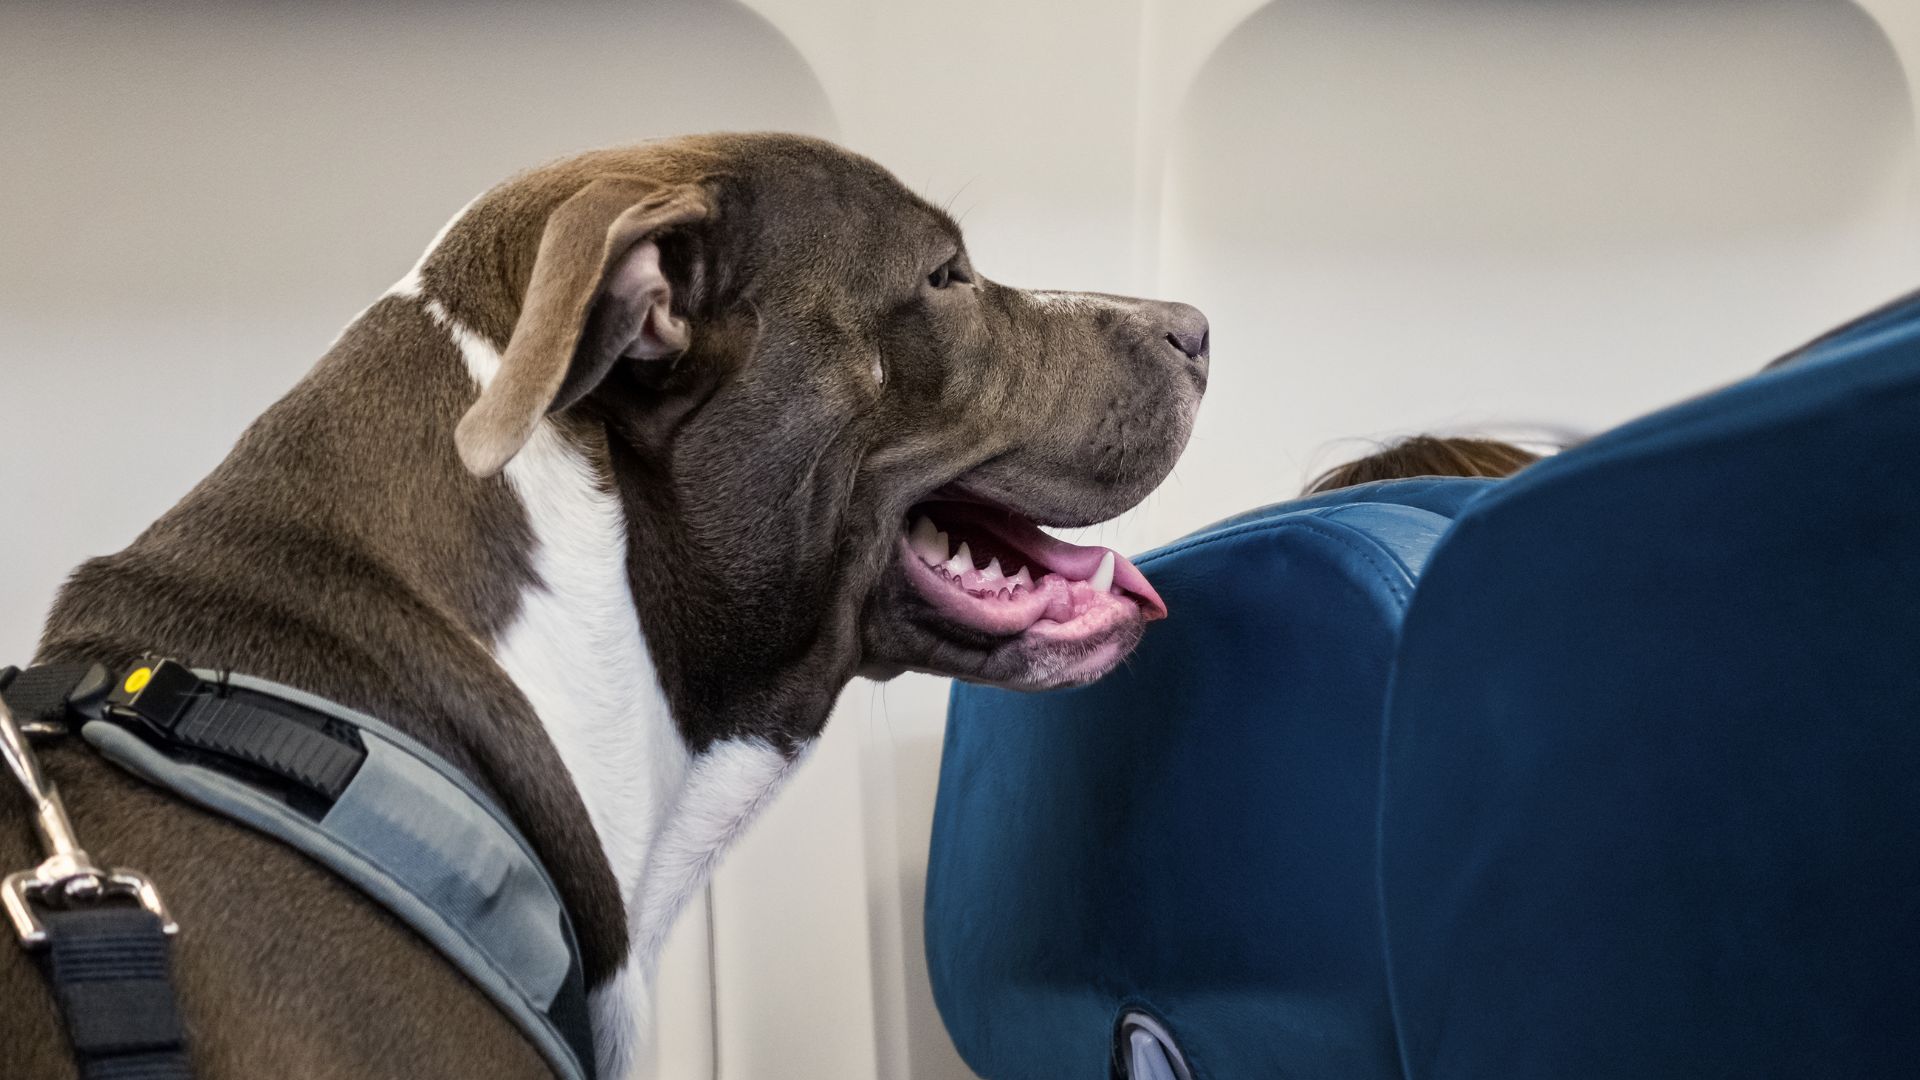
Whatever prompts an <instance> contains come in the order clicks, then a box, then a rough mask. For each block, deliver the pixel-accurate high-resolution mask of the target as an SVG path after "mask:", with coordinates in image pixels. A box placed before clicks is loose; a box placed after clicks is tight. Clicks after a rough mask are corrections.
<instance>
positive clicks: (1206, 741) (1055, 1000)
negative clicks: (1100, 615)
mask: <svg viewBox="0 0 1920 1080" xmlns="http://www.w3.org/2000/svg"><path fill="white" fill-rule="evenodd" d="M1489 487H1490V482H1489V481H1483V480H1449V481H1433V480H1419V481H1402V482H1398V483H1388V484H1374V485H1368V486H1367V487H1366V488H1365V489H1355V490H1353V491H1350V492H1338V493H1334V494H1333V495H1331V496H1327V497H1321V498H1317V499H1314V500H1308V501H1306V502H1305V503H1295V504H1283V505H1280V506H1277V507H1269V508H1267V509H1266V510H1263V511H1258V512H1256V513H1254V514H1251V515H1243V516H1241V517H1238V518H1234V519H1231V520H1229V521H1227V522H1223V523H1221V524H1220V525H1217V526H1214V527H1213V528H1210V529H1206V530H1203V531H1202V532H1200V533H1197V534H1195V535H1194V536H1191V537H1189V538H1187V539H1185V540H1182V541H1180V542H1178V543H1175V544H1173V545H1171V546H1169V547H1166V548H1163V549H1161V550H1160V551H1157V552H1155V553H1153V554H1151V555H1148V556H1146V557H1144V558H1142V559H1140V560H1139V565H1140V567H1141V569H1143V570H1144V571H1146V573H1147V574H1148V576H1149V577H1151V578H1152V580H1153V582H1154V585H1155V587H1156V588H1157V589H1158V590H1159V591H1160V593H1161V595H1162V596H1164V597H1165V598H1166V600H1167V603H1168V606H1169V608H1170V610H1171V612H1172V614H1171V617H1170V618H1169V619H1168V620H1167V621H1165V622H1163V623H1157V624H1155V625H1154V626H1153V627H1151V628H1150V629H1149V631H1148V633H1147V637H1146V640H1145V642H1144V643H1143V644H1142V645H1141V647H1140V649H1139V650H1138V652H1136V653H1135V654H1134V656H1133V657H1132V658H1131V659H1130V660H1129V661H1128V662H1127V664H1126V665H1125V666H1123V667H1122V668H1121V669H1120V670H1119V671H1117V672H1115V673H1114V674H1113V675H1110V676H1109V677H1107V678H1106V679H1105V680H1103V681H1102V682H1100V683H1097V684H1095V685H1094V686H1091V687H1088V688H1086V689H1082V690H1076V691H1068V692H1059V693H1052V694H1016V693H1009V692H1003V691H997V690H991V689H984V688H980V687H969V686H962V687H959V688H958V689H956V690H955V692H954V695H953V707H952V711H951V717H950V721H949V724H948V728H947V744H946V751H945V757H944V759H943V761H942V767H941V782H940V797H939V806H938V811H937V813H936V816H935V821H934V835H933V850H932V858H931V867H930V874H929V879H928V887H927V951H928V957H929V963H930V966H931V971H932V976H933V982H934V990H935V994H936V998H937V1000H938V1002H939V1004H940V1009H941V1013H942V1015H943V1016H944V1017H945V1019H946V1021H947V1026H948V1028H949V1030H950V1031H951V1032H952V1034H953V1036H954V1040H955V1042H956V1044H957V1045H958V1046H959V1049H960V1052H961V1054H962V1056H963V1057H965V1058H966V1060H967V1062H968V1063H969V1064H970V1065H971V1066H972V1067H973V1068H974V1069H975V1071H977V1072H979V1073H980V1074H981V1075H983V1076H990V1077H994V1078H995V1080H1017V1078H1027V1077H1030V1078H1034V1080H1109V1078H1110V1075H1111V1073H1110V1065H1109V1052H1110V1048H1111V1046H1112V1042H1113V1038H1114V1032H1115V1025H1116V1023H1117V1022H1118V1020H1119V1018H1120V1016H1121V1015H1122V1013H1124V1012H1126V1011H1128V1010H1130V1009H1140V1010H1144V1011H1145V1012H1147V1013H1148V1014H1150V1015H1151V1016H1153V1017H1155V1018H1157V1019H1158V1020H1159V1021H1160V1022H1161V1024H1162V1025H1163V1026H1164V1027H1165V1028H1166V1029H1167V1030H1168V1031H1169V1032H1170V1034H1171V1036H1172V1038H1173V1039H1174V1040H1175V1041H1176V1043H1177V1044H1178V1046H1179V1048H1180V1049H1181V1051H1183V1052H1184V1053H1185V1055H1186V1056H1187V1059H1188V1061H1189V1063H1190V1064H1191V1065H1192V1067H1193V1069H1194V1070H1195V1072H1196V1074H1197V1075H1199V1076H1202V1077H1220V1078H1241V1077H1271V1076H1289V1075H1298V1076H1339V1077H1342V1078H1352V1080H1365V1078H1367V1077H1375V1076H1383V1077H1384V1076H1394V1075H1397V1069H1398V1066H1397V1063H1396V1061H1395V1058H1394V1047H1393V1041H1392V1036H1391V1027H1390V1024H1389V1020H1388V1013H1387V996H1386V986H1385V967H1384V964H1383V962H1382V960H1381V956H1380V933H1379V924H1378V919H1377V909H1376V901H1375V895H1376V894H1375V885H1374V832H1375V823H1376V819H1377V810H1378V807H1377V802H1376V790H1377V787H1378V781H1379V768H1380V759H1379V738H1380V716H1381V710H1382V707H1383V704H1384V698H1385V688H1386V684H1387V677H1388V666H1389V662H1390V658H1391V654H1392V649H1393V643H1394V640H1395V636H1396V633H1397V630H1398V628H1399V624H1400V619H1401V615H1402V612H1403V611H1404V609H1405V606H1406V604H1407V601H1408V598H1409V596H1410V595H1411V593H1412V591H1413V584H1414V581H1415V579H1416V578H1417V577H1418V576H1419V573H1420V570H1421V568H1422V566H1424V564H1425V562H1426V558H1427V554H1428V552H1429V550H1431V548H1432V547H1433V545H1434V543H1435V542H1436V541H1437V540H1438V539H1439V537H1440V536H1441V534H1442V533H1443V532H1445V530H1446V528H1447V526H1448V524H1449V520H1450V516H1451V512H1452V511H1454V510H1457V509H1458V507H1459V506H1461V505H1462V504H1463V503H1464V502H1465V501H1466V500H1468V499H1469V498H1471V497H1472V496H1476V495H1479V494H1480V493H1481V492H1483V491H1485V490H1487V489H1488V488H1489ZM1356 500H1365V501H1356ZM1409 502H1410V503H1417V504H1420V505H1424V506H1427V507H1432V508H1435V509H1439V510H1444V511H1447V512H1446V513H1438V512H1435V509H1421V508H1419V506H1417V505H1405V503H1409Z"/></svg>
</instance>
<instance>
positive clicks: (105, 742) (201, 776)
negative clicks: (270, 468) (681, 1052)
mask: <svg viewBox="0 0 1920 1080" xmlns="http://www.w3.org/2000/svg"><path fill="white" fill-rule="evenodd" d="M174 674H175V676H176V678H178V677H180V676H184V675H185V672H184V671H181V670H180V669H179V668H178V666H177V665H174ZM192 674H193V676H195V677H197V679H198V680H199V681H200V683H201V684H202V686H203V687H204V688H205V689H204V690H200V691H196V693H195V695H194V697H195V700H194V701H193V702H192V703H191V704H190V706H189V707H190V708H206V709H215V710H218V709H225V710H227V711H228V712H231V711H232V710H233V708H234V707H235V706H234V705H233V703H232V701H233V697H240V698H244V697H245V696H246V695H245V693H244V692H249V691H250V692H252V693H254V694H260V695H265V696H266V697H267V698H269V699H273V700H274V701H277V702H282V703H287V704H291V705H293V706H296V707H298V708H299V709H303V710H306V711H308V712H309V713H312V714H318V716H320V717H323V718H325V721H326V722H327V723H328V724H341V725H345V726H346V728H347V729H349V730H350V732H351V733H352V735H353V736H357V741H358V742H359V743H360V744H361V745H362V746H363V747H364V750H365V755H364V759H363V760H361V761H359V762H358V764H357V767H353V768H351V769H348V770H344V771H340V770H333V771H329V772H328V776H329V777H331V776H332V775H333V772H334V771H338V772H339V779H340V781H341V782H342V783H343V784H344V786H343V787H341V786H338V785H335V787H334V790H337V791H338V795H337V797H335V798H333V799H332V801H331V805H330V806H325V808H324V812H323V813H319V814H318V815H317V816H316V815H315V814H314V813H312V812H309V811H310V810H312V809H313V808H312V807H306V808H304V809H303V808H300V807H297V806H296V805H295V804H294V803H292V802H290V801H289V800H288V799H287V798H285V797H284V795H283V794H282V793H279V792H276V791H275V790H273V789H272V788H271V787H270V786H267V785H265V784H256V783H253V782H251V781H250V780H249V779H246V778H244V777H245V776H246V775H247V774H246V772H245V771H244V770H240V771H235V770H228V769H223V768H219V767H216V766H214V765H211V764H203V763H200V761H198V760H196V756H197V755H193V754H181V755H176V754H174V753H170V752H169V750H168V749H167V748H166V747H167V745H168V744H167V743H166V742H165V741H164V740H151V739H149V738H147V737H143V735H142V734H141V733H139V732H137V731H136V730H135V729H134V727H133V726H131V725H130V724H129V723H128V722H127V720H126V718H125V717H124V716H123V715H122V713H121V711H117V710H114V709H112V708H109V710H108V715H109V716H110V717H115V718H114V719H98V720H90V721H88V722H86V723H85V724H84V725H83V726H82V727H81V729H80V734H81V736H82V737H83V738H85V739H86V741H87V742H88V743H90V744H91V745H93V746H94V747H95V748H96V749H98V750H99V752H100V753H101V754H102V755H103V756H105V757H106V758H107V759H109V760H111V761H113V762H114V763H115V764H117V765H120V766H121V767H123V768H125V769H127V770H128V771H129V772H131V773H133V774H135V775H136V776H139V777H141V778H143V779H145V780H147V781H149V782H151V783H153V784H155V785H157V786H159V787H162V788H165V789H166V790H168V791H172V792H174V793H175V794H177V795H179V796H180V797H181V798H184V799H186V800H187V801H189V802H191V803H194V804H195V805H198V806H201V807H204V808H205V809H208V810H211V811H213V812H215V813H218V814H221V815H223V816H225V817H228V818H231V819H233V820H234V821H237V822H240V823H241V824H243V825H246V826H248V827H249V828H252V829H255V830H257V831H259V832H262V833H265V834H266V835H268V836H271V837H273V838H275V839H277V840H280V841H282V842H284V843H286V844H288V845H290V846H292V847H294V848H297V849H298V850H300V851H301V852H303V853H305V854H306V855H307V856H309V857H310V858H312V859H314V860H315V861H316V862H318V863H320V864H321V865H323V866H325V867H327V868H328V869H330V870H332V871H333V872H334V873H336V874H338V875H340V876H341V877H343V878H345V879H346V880H347V881H349V882H351V883H352V884H354V885H355V886H356V887H358V888H359V889H360V890H361V891H362V892H364V893H366V894H367V895H368V896H369V897H371V898H373V899H374V900H376V901H378V902H379V903H380V904H382V905H383V906H385V907H386V908H387V909H388V910H389V911H391V912H393V914H394V915H395V916H397V917H398V918H400V919H401V920H402V921H403V922H405V923H406V924H407V925H408V926H409V927H411V928H412V929H413V930H414V931H415V932H416V933H418V934H419V935H420V936H421V937H423V938H425V939H426V940H427V941H429V942H431V943H432V944H433V946H434V947H435V948H437V949H439V950H440V952H441V953H442V954H443V955H444V956H446V958H447V959H448V961H450V962H451V963H452V964H453V965H454V966H455V967H456V968H458V969H459V970H460V971H461V972H462V973H463V974H465V975H466V976H467V977H468V978H469V979H471V980H472V981H473V982H474V984H475V985H477V986H479V987H480V989H481V990H482V991H484V992H485V993H486V994H487V996H488V997H489V998H491V999H492V1000H493V1001H494V1002H495V1004H497V1005H498V1006H499V1007H500V1009H501V1010H502V1011H503V1012H505V1013H506V1014H507V1016H508V1017H510V1018H511V1019H512V1020H513V1022H514V1023H515V1024H516V1025H518V1026H519V1027H520V1029H521V1030H522V1031H524V1032H525V1033H526V1035H527V1037H528V1038H529V1039H530V1040H532V1042H533V1044H534V1045H535V1047H537V1048H538V1049H539V1051H540V1053H541V1055H542V1056H543V1057H544V1058H545V1059H546V1060H547V1062H548V1063H549V1064H550V1065H551V1066H552V1067H553V1070H554V1072H555V1073H556V1074H557V1075H558V1076H560V1077H562V1078H564V1080H593V1074H594V1056H593V1046H592V1040H591V1032H590V1028H589V1023H588V1017H587V1010H586V996H585V991H584V988H583V984H582V979H581V967H580V959H579V949H578V946H577V944H576V942H575V940H574V936H573V928H572V925H571V924H570V922H569V921H568V918H567V913H566V909H565V906H564V905H563V904H562V903H561V899H560V894H559V891H558V889H556V888H555V886H554V884H553V881H552V879H550V878H549V877H548V876H547V873H546V871H545V869H544V868H543V867H542V866H541V865H540V861H539V860H538V859H537V858H536V857H535V856H534V854H533V850H532V848H531V847H530V846H529V845H528V843H527V841H526V838H525V837H523V836H522V835H521V834H520V832H519V830H517V829H515V828H514V826H513V824H512V823H511V822H510V821H508V820H507V818H506V817H505V816H504V815H503V814H502V813H501V812H500V810H499V809H498V807H496V806H495V805H494V804H493V802H492V801H491V800H490V799H488V798H487V797H486V796H485V795H484V794H483V793H481V792H480V790H479V789H478V788H476V787H474V786H473V784H472V782H471V781H469V780H468V779H467V778H466V777H465V776H463V775H461V773H460V772H459V771H458V770H456V769H455V768H454V767H453V766H451V765H449V764H448V763H447V762H446V761H445V760H443V759H442V758H440V757H439V756H438V755H437V754H435V753H433V752H432V751H431V750H428V749H427V748H426V747H424V746H421V745H420V744H419V743H417V742H415V741H414V740H413V739H411V738H409V737H407V736H406V735H404V734H402V733H400V732H399V731H396V730H394V729H393V728H391V727H389V726H388V725H386V724H384V723H381V722H380V721H378V720H375V719H374V718H372V717H370V716H366V715H364V714H361V713H357V712H355V711H353V710H351V709H347V708H344V707H342V706H339V705H336V704H334V703H333V702H330V701H327V700H325V699H323V698H318V697H314V696H313V695H311V694H306V693H303V692H301V691H299V690H295V689H292V688H290V687H285V686H280V685H278V684H275V683H270V682H267V681H265V680H261V679H254V678H249V677H247V676H242V675H223V674H221V673H218V672H211V671H194V672H193V673H192ZM233 691H242V692H243V693H242V694H240V695H233V696H230V695H232V692H233ZM136 704H137V702H136ZM180 715H181V716H183V717H184V716H187V715H189V714H188V713H186V712H182V713H181V714H180ZM203 719H204V718H203ZM218 719H219V721H220V722H221V723H230V718H229V717H227V716H225V715H221V716H220V717H218ZM184 723H185V721H184V720H182V721H181V724H182V725H183V726H184ZM205 726H206V725H204V724H203V725H202V727H205ZM233 726H239V725H233ZM329 730H335V731H337V730H339V729H334V728H329ZM349 741H352V740H351V739H350V740H349ZM303 760H311V755H306V756H305V757H304V758H303Z"/></svg>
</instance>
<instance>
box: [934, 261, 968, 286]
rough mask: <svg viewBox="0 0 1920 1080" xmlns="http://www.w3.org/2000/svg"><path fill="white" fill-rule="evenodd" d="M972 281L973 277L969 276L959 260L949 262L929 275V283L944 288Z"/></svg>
mask: <svg viewBox="0 0 1920 1080" xmlns="http://www.w3.org/2000/svg"><path fill="white" fill-rule="evenodd" d="M972 281H973V279H972V278H970V277H968V276H967V272H966V271H965V270H963V269H961V268H960V265H959V260H955V261H953V262H950V263H947V264H946V265H944V266H942V267H941V268H940V269H938V270H935V271H934V272H933V273H931V274H928V275H927V284H929V285H931V286H933V287H934V288H936V289H944V288H946V287H947V286H949V285H967V284H971V283H972Z"/></svg>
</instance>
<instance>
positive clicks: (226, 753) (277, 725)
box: [106, 660, 367, 809]
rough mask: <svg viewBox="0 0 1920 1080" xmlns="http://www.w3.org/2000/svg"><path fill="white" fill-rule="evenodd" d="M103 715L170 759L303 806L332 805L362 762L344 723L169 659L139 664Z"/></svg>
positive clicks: (361, 746) (357, 742)
mask: <svg viewBox="0 0 1920 1080" xmlns="http://www.w3.org/2000/svg"><path fill="white" fill-rule="evenodd" d="M106 716H107V717H108V718H111V719H114V720H120V721H125V722H129V723H131V724H132V725H133V726H135V727H137V728H138V729H139V730H142V731H143V732H144V733H145V734H146V735H147V736H148V738H149V740H150V741H153V742H156V743H158V744H160V745H161V747H162V748H163V749H166V750H168V751H171V752H179V751H187V752H191V753H197V754H202V755H205V756H206V759H207V761H208V762H209V763H211V764H215V765H219V766H223V767H227V768H239V769H242V770H250V775H253V776H256V777H260V778H264V779H268V780H271V781H272V782H274V783H276V784H278V785H282V786H286V785H290V786H291V790H293V791H295V792H296V793H297V794H296V797H297V798H298V799H299V800H300V802H301V803H302V804H303V805H307V806H308V808H309V809H312V807H311V805H310V804H311V801H312V798H313V797H314V796H318V797H319V798H320V799H322V800H324V801H325V803H326V804H327V805H331V804H332V803H333V802H334V801H335V800H337V799H339V798H340V796H341V794H342V793H344V792H345V791H346V790H347V785H348V784H349V783H351V782H352V780H353V778H354V776H355V775H356V774H358V773H359V771H360V764H361V762H363V761H365V760H366V757H367V750H366V744H365V743H364V742H363V741H362V740H361V738H360V733H359V732H358V731H357V730H356V729H355V728H354V727H353V725H351V724H347V723H345V722H343V721H340V720H338V719H335V718H334V717H330V716H327V715H325V714H324V713H320V712H316V711H314V710H312V709H309V708H306V707H304V706H301V705H298V704H296V703H294V702H291V701H288V700H286V699H284V698H280V697H275V696H273V695H270V694H264V693H260V692H259V691H255V690H248V689H245V688H242V687H236V686H231V685H228V684H226V683H225V681H224V679H223V680H222V681H218V682H215V681H209V680H206V679H203V678H201V677H200V676H199V675H196V674H194V672H193V669H191V668H189V667H187V666H186V665H184V664H181V663H179V662H178V661H174V660H156V661H152V662H150V663H144V664H142V665H141V666H139V667H137V668H135V669H133V670H132V671H130V672H128V673H127V675H126V677H125V678H123V679H121V680H120V682H119V684H118V685H117V686H115V687H114V688H113V690H112V692H110V693H109V694H107V695H106Z"/></svg>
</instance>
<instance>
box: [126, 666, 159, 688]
mask: <svg viewBox="0 0 1920 1080" xmlns="http://www.w3.org/2000/svg"><path fill="white" fill-rule="evenodd" d="M152 680H153V669H152V668H150V667H143V668H140V669H139V670H137V671H135V672H134V673H133V674H131V675H129V676H127V682H126V685H125V686H123V687H122V689H124V690H125V691H126V692H127V693H129V694H137V693H139V692H140V691H141V690H143V689H145V688H146V685H147V683H149V682H151V681H152Z"/></svg>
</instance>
